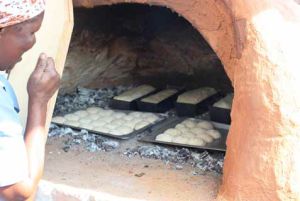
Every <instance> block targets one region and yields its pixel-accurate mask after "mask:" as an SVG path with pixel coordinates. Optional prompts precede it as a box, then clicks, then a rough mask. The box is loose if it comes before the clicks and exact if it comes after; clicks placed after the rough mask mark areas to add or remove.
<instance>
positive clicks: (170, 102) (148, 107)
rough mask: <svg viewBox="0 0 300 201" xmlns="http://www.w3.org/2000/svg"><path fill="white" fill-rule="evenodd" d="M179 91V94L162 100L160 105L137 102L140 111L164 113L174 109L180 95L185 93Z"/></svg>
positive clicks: (181, 90)
mask: <svg viewBox="0 0 300 201" xmlns="http://www.w3.org/2000/svg"><path fill="white" fill-rule="evenodd" d="M177 90H178V92H176V93H175V94H173V95H172V96H170V97H168V98H166V99H164V100H162V101H161V102H159V103H148V102H143V101H142V99H140V100H138V101H137V106H138V110H140V111H145V112H154V113H164V112H166V111H168V110H170V109H172V108H174V107H175V102H176V99H177V97H178V95H179V94H181V93H182V92H183V89H177ZM158 92H159V91H158ZM158 92H157V93H158Z"/></svg>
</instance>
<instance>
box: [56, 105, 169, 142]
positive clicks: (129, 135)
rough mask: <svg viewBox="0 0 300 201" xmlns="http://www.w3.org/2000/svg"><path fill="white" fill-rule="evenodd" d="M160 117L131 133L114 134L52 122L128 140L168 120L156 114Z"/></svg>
mask: <svg viewBox="0 0 300 201" xmlns="http://www.w3.org/2000/svg"><path fill="white" fill-rule="evenodd" d="M114 111H120V110H114ZM120 112H123V113H129V112H133V111H123V110H122V111H120ZM156 115H157V116H158V117H159V120H157V121H155V122H153V123H152V124H149V125H148V126H145V127H143V128H141V129H139V130H135V131H133V132H132V133H129V134H126V135H113V134H109V133H102V132H99V131H94V130H92V129H86V128H81V127H77V126H71V125H67V124H60V123H55V122H52V123H53V124H57V125H59V126H67V127H70V128H72V129H75V130H82V129H84V130H87V131H88V132H91V133H94V134H98V135H104V136H108V137H112V138H117V139H120V140H127V139H130V138H133V137H135V136H136V135H138V134H140V133H142V132H144V131H146V130H148V129H151V127H153V126H154V125H156V124H158V123H161V122H163V121H165V120H166V117H165V116H163V115H159V114H156Z"/></svg>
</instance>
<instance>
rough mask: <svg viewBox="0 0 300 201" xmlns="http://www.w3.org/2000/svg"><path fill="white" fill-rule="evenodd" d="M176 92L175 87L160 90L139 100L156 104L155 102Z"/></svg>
mask: <svg viewBox="0 0 300 201" xmlns="http://www.w3.org/2000/svg"><path fill="white" fill-rule="evenodd" d="M177 92H178V91H177V90H176V89H166V90H163V91H160V92H158V93H156V94H153V95H151V96H148V97H146V98H143V99H142V100H141V101H142V102H145V103H153V104H157V103H160V102H161V101H163V100H165V99H167V98H169V97H170V96H173V95H174V94H176V93H177Z"/></svg>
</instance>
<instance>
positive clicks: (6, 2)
mask: <svg viewBox="0 0 300 201" xmlns="http://www.w3.org/2000/svg"><path fill="white" fill-rule="evenodd" d="M44 7H45V2H44V0H22V1H21V0H0V71H8V72H9V71H10V70H12V69H13V67H14V66H15V64H16V63H17V62H19V61H21V59H22V54H23V53H24V52H26V51H27V50H29V49H30V48H31V47H32V46H33V45H34V44H35V35H34V34H35V32H37V31H38V30H39V29H40V26H41V23H42V20H43V15H44ZM20 76H22V75H20ZM59 79H60V78H59V75H58V73H57V72H56V70H55V66H54V62H53V59H52V58H49V57H47V56H46V55H45V54H41V55H40V57H39V59H38V62H37V65H36V67H35V69H34V71H33V72H32V74H31V76H30V78H29V80H28V83H27V91H28V95H29V100H28V117H27V124H26V128H25V129H23V128H22V127H21V124H20V120H19V116H18V112H19V106H18V102H17V100H16V97H15V94H14V91H13V89H12V87H11V86H10V84H9V83H8V81H7V80H6V79H5V78H4V77H3V76H2V75H0V161H1V162H0V200H13V201H15V200H33V199H34V194H35V192H36V189H37V185H38V182H39V180H40V178H41V175H42V172H43V165H44V151H45V142H46V139H47V133H46V132H45V121H46V113H47V103H48V101H49V99H50V98H51V97H52V95H53V94H54V93H55V91H56V90H57V88H58V86H59Z"/></svg>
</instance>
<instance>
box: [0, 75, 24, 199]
mask: <svg viewBox="0 0 300 201" xmlns="http://www.w3.org/2000/svg"><path fill="white" fill-rule="evenodd" d="M18 113H19V104H18V101H17V98H16V95H15V93H14V90H13V88H12V86H11V85H10V84H9V82H8V81H7V79H6V78H5V77H3V76H2V75H0V161H1V162H0V187H2V186H7V185H11V184H15V183H17V182H20V181H22V180H24V179H26V178H28V159H27V152H26V147H25V143H24V136H23V135H24V131H23V127H22V125H21V122H20V118H19V114H18ZM0 200H1V198H0Z"/></svg>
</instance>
